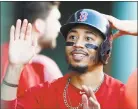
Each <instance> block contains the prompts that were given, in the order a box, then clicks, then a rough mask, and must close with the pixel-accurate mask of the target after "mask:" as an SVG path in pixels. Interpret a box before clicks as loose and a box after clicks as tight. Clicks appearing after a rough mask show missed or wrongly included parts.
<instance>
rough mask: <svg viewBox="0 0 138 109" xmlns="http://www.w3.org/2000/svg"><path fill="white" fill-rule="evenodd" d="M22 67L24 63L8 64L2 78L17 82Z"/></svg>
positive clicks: (12, 82)
mask: <svg viewBox="0 0 138 109" xmlns="http://www.w3.org/2000/svg"><path fill="white" fill-rule="evenodd" d="M23 68H24V65H22V64H20V65H19V64H18V65H17V64H9V65H8V68H7V71H6V75H5V77H4V80H5V81H6V82H8V83H11V84H18V83H19V79H20V75H21V72H22V69H23Z"/></svg>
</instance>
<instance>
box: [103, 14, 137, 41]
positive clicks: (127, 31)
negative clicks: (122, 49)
mask: <svg viewBox="0 0 138 109" xmlns="http://www.w3.org/2000/svg"><path fill="white" fill-rule="evenodd" d="M104 16H105V17H106V18H107V19H108V21H109V22H110V24H111V26H112V28H113V29H116V30H118V32H116V33H115V34H114V35H113V39H115V38H117V37H119V36H122V35H133V36H137V35H138V31H137V20H119V19H117V18H115V17H113V16H110V15H105V14H104Z"/></svg>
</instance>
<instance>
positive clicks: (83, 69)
mask: <svg viewBox="0 0 138 109" xmlns="http://www.w3.org/2000/svg"><path fill="white" fill-rule="evenodd" d="M68 69H69V70H71V71H75V72H77V73H80V74H84V73H85V72H87V70H88V66H87V65H86V66H73V65H72V64H69V68H68Z"/></svg>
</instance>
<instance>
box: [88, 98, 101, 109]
mask: <svg viewBox="0 0 138 109" xmlns="http://www.w3.org/2000/svg"><path fill="white" fill-rule="evenodd" d="M98 105H99V104H98V102H97V101H96V100H94V99H93V98H92V97H90V98H89V106H90V107H93V106H97V107H98Z"/></svg>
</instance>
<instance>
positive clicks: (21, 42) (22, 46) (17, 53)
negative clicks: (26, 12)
mask: <svg viewBox="0 0 138 109" xmlns="http://www.w3.org/2000/svg"><path fill="white" fill-rule="evenodd" d="M21 23H22V22H21V20H19V19H18V20H17V22H16V27H14V26H11V30H10V44H9V62H10V63H11V64H16V65H17V64H20V65H22V64H26V63H28V62H29V61H30V60H31V59H32V57H33V56H34V55H35V47H36V44H37V42H36V40H35V38H33V37H32V35H31V32H32V25H31V23H28V21H27V20H26V19H25V20H24V21H23V23H22V26H21Z"/></svg>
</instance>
